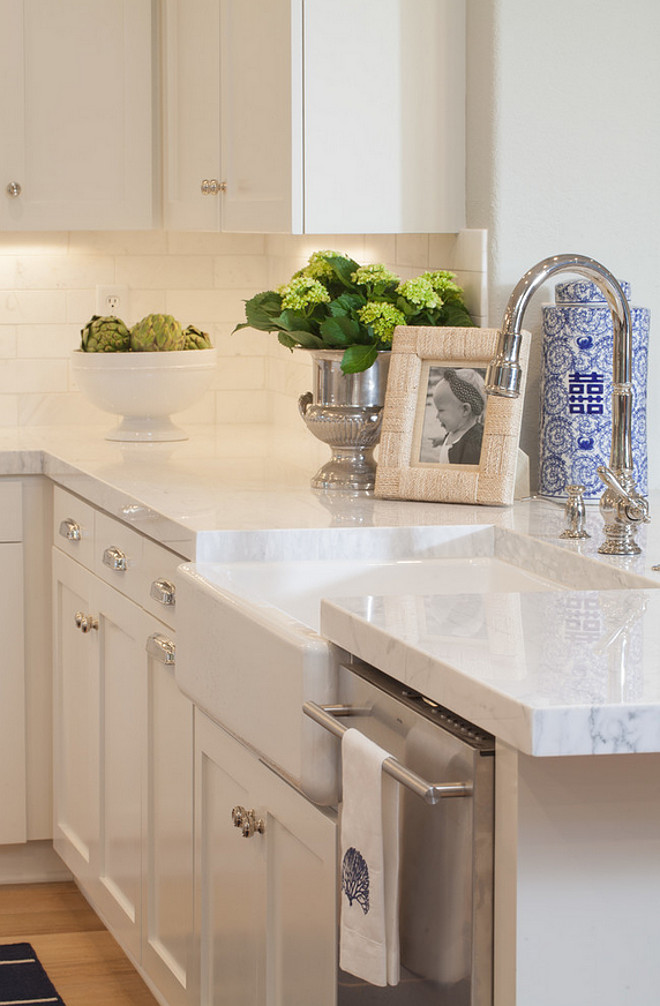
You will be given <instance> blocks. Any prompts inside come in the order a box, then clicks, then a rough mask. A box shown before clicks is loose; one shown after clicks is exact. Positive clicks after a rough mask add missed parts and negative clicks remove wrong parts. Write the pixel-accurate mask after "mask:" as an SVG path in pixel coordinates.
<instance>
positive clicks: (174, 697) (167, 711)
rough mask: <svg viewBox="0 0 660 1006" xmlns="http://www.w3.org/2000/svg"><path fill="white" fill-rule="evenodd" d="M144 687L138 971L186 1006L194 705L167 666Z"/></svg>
mask: <svg viewBox="0 0 660 1006" xmlns="http://www.w3.org/2000/svg"><path fill="white" fill-rule="evenodd" d="M155 624H156V623H153V625H154V626H155ZM160 629H161V632H162V633H164V634H165V635H166V637H167V638H168V639H170V640H172V641H173V640H174V637H173V634H172V633H171V632H170V631H169V630H165V629H164V627H160ZM156 631H158V629H157V630H156ZM147 680H148V697H147V704H148V720H147V794H148V795H147V800H146V806H145V811H146V821H145V826H146V827H145V831H146V854H145V857H144V862H145V869H144V877H143V882H144V885H145V891H144V894H145V902H144V906H145V907H144V921H143V928H144V943H143V948H144V949H143V965H144V967H145V969H146V971H147V973H148V974H149V976H150V977H152V978H153V980H154V982H155V983H156V985H157V986H158V988H159V989H160V990H161V991H162V992H163V993H164V995H165V997H166V999H167V1001H168V1003H169V1004H170V1006H185V1004H186V1003H188V1002H190V1001H191V986H192V978H191V958H192V932H193V903H192V898H193V890H192V861H193V847H192V823H193V706H192V703H191V702H190V700H189V699H187V698H186V697H185V696H184V695H183V693H182V692H180V691H179V688H178V686H177V683H176V681H175V679H174V670H173V668H172V667H171V666H167V665H165V664H164V663H160V662H159V661H157V660H155V659H153V658H150V659H149V661H148V669H147Z"/></svg>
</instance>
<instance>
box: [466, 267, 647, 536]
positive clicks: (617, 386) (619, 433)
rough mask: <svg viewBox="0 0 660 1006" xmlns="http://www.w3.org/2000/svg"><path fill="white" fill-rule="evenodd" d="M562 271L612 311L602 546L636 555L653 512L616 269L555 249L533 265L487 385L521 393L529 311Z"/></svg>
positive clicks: (509, 314) (510, 310) (627, 320)
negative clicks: (640, 460)
mask: <svg viewBox="0 0 660 1006" xmlns="http://www.w3.org/2000/svg"><path fill="white" fill-rule="evenodd" d="M562 272H569V273H573V274H577V275H578V276H585V277H586V278H587V279H590V280H591V281H592V282H593V283H595V284H596V286H597V287H598V289H599V290H600V291H601V292H602V294H603V296H604V297H605V300H606V301H607V304H608V307H609V308H610V311H611V313H612V326H613V330H614V343H613V353H612V439H611V447H610V463H609V467H607V466H601V467H600V468H599V470H598V474H599V477H600V478H601V481H602V482H604V484H605V486H606V489H605V492H604V493H603V496H602V497H601V501H600V508H601V513H602V515H603V519H604V521H605V536H606V539H605V541H604V543H603V544H602V545H601V547H600V548H599V550H598V551H599V552H601V553H604V554H607V555H637V554H638V553H639V552H640V551H641V549H640V548H639V546H638V545H637V544H636V542H635V540H634V534H635V531H636V528H637V526H638V525H639V524H640V523H642V522H646V521H648V519H649V517H648V504H647V501H646V500H645V499H644V498H643V497H642V496H640V495H639V493H638V492H637V490H636V488H635V483H634V480H633V474H632V473H633V457H632V393H633V391H632V384H631V377H632V321H631V316H630V307H629V305H628V301H627V300H626V297H625V294H624V293H623V290H622V289H621V286H620V284H619V283H618V281H617V280H616V279H615V278H614V276H613V275H612V273H611V272H609V270H607V269H606V268H605V267H604V266H603V265H601V264H600V262H596V260H595V259H592V258H587V257H586V256H585V255H553V256H551V257H550V258H546V259H543V260H542V261H541V262H538V263H537V264H536V265H534V266H532V268H531V269H529V270H528V271H527V272H526V273H525V275H524V276H523V277H522V279H521V280H520V281H519V282H518V283H517V284H516V286H515V287H514V289H513V291H512V292H511V296H510V297H509V301H508V304H507V306H506V310H505V312H504V318H503V319H502V327H501V330H500V333H499V337H498V344H497V350H496V355H495V357H494V359H493V360H491V362H490V364H489V365H488V370H487V372H486V390H487V392H488V393H489V394H491V395H503V396H505V397H508V398H515V397H517V396H518V395H519V394H520V379H521V370H520V364H519V362H518V360H519V354H520V342H521V338H522V335H521V333H522V324H523V319H524V316H525V311H526V310H527V306H528V304H529V302H530V300H531V299H532V297H533V296H534V294H535V293H536V291H537V290H538V289H539V287H541V286H543V284H544V283H547V281H548V280H549V279H550V278H551V277H552V276H555V275H557V273H562Z"/></svg>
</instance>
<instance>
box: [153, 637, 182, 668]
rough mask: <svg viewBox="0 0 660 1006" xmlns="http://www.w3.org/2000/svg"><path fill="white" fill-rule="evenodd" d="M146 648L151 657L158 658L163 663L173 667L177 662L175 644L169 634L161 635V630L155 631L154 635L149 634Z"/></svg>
mask: <svg viewBox="0 0 660 1006" xmlns="http://www.w3.org/2000/svg"><path fill="white" fill-rule="evenodd" d="M146 650H147V653H148V654H149V656H150V657H153V658H154V659H155V660H158V661H159V662H160V663H161V664H165V665H167V666H168V667H173V666H174V664H175V663H176V646H175V644H174V643H173V642H172V640H171V639H168V638H167V636H161V634H160V633H159V632H154V634H153V636H149V638H148V639H147V645H146Z"/></svg>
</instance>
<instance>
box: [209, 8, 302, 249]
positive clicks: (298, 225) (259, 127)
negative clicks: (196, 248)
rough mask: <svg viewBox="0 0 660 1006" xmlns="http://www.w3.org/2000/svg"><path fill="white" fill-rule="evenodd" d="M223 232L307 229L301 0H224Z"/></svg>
mask: <svg viewBox="0 0 660 1006" xmlns="http://www.w3.org/2000/svg"><path fill="white" fill-rule="evenodd" d="M220 6H221V11H222V17H221V22H220V40H221V46H220V95H221V111H220V116H221V118H220V137H221V152H222V162H223V166H224V181H225V182H226V190H225V192H224V193H223V220H222V227H223V230H226V231H263V232H266V233H270V232H284V233H287V232H291V233H300V232H301V231H302V230H303V226H304V223H303V217H302V198H303V184H304V183H303V125H302V124H303V101H304V98H303V69H302V55H303V52H302V47H303V3H302V0H269V2H268V3H264V2H263V0H221V4H220Z"/></svg>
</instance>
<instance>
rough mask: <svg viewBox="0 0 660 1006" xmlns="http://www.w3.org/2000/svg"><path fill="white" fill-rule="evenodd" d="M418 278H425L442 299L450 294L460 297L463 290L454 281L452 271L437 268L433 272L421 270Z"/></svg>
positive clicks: (454, 277)
mask: <svg viewBox="0 0 660 1006" xmlns="http://www.w3.org/2000/svg"><path fill="white" fill-rule="evenodd" d="M418 279H424V280H427V282H428V283H430V285H431V287H432V288H433V289H434V290H435V292H436V293H437V294H439V295H440V296H441V297H442V298H443V299H446V298H447V297H448V296H450V295H452V294H453V295H455V296H459V297H462V295H463V291H462V290H461V288H460V286H459V285H458V283H454V280H455V279H456V275H455V273H453V272H447V271H446V270H444V269H437V270H436V271H435V272H423V273H422V275H421V276H419V277H418Z"/></svg>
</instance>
